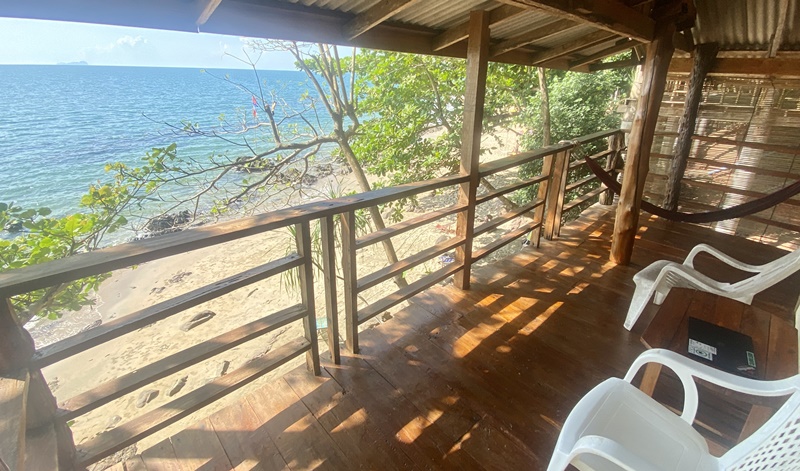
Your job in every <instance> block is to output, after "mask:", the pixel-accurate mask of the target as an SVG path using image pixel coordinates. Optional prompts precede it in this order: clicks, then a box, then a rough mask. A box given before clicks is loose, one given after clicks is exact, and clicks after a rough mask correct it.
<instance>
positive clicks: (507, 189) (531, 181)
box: [475, 175, 549, 204]
mask: <svg viewBox="0 0 800 471" xmlns="http://www.w3.org/2000/svg"><path fill="white" fill-rule="evenodd" d="M548 178H549V176H548V175H537V176H535V177H533V178H527V179H525V180H522V181H521V182H519V183H514V184H512V185H506V186H504V187H501V188H495V189H494V190H492V191H489V192H486V193H485V194H483V195H480V196H478V198H477V199H476V200H475V204H483V203H485V202H487V201H490V200H493V199H495V198H497V197H498V196H502V195H505V194H508V193H511V192H512V191H517V190H520V189H522V188H526V187H528V186H531V185H535V184H537V183H541V182H543V181H545V180H547V179H548Z"/></svg>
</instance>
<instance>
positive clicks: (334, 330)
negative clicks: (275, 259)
mask: <svg viewBox="0 0 800 471" xmlns="http://www.w3.org/2000/svg"><path fill="white" fill-rule="evenodd" d="M319 223H320V232H321V233H322V272H323V273H322V276H323V279H324V280H325V316H326V317H327V318H328V351H330V353H331V360H332V361H333V363H334V364H336V365H338V364H340V363H341V358H340V355H339V313H338V306H337V304H336V245H335V243H334V242H335V240H334V239H335V237H334V232H333V231H334V224H333V216H326V217H324V218H322V219H320V221H319Z"/></svg>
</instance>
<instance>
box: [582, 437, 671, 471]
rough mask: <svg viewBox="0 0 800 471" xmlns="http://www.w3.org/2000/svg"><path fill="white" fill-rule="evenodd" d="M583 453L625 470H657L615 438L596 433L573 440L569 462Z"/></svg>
mask: <svg viewBox="0 0 800 471" xmlns="http://www.w3.org/2000/svg"><path fill="white" fill-rule="evenodd" d="M584 454H591V455H597V456H600V457H602V458H605V459H606V460H608V461H610V462H612V463H614V464H615V465H617V466H619V467H620V468H622V469H624V470H625V471H659V470H658V468H656V467H655V466H653V464H652V463H649V462H647V461H645V460H643V459H642V458H640V457H639V456H637V455H635V454H633V453H631V452H630V451H629V450H628V449H627V448H625V447H623V446H622V445H620V444H619V443H617V442H616V441H615V440H613V439H611V438H607V437H601V436H598V435H585V436H583V437H581V438H580V439H578V441H577V442H575V446H573V447H572V451H571V452H570V454H569V462H572V460H573V459H574V458H575V457H577V456H579V455H584Z"/></svg>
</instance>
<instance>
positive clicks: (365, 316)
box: [358, 262, 462, 325]
mask: <svg viewBox="0 0 800 471" xmlns="http://www.w3.org/2000/svg"><path fill="white" fill-rule="evenodd" d="M461 269H462V267H461V265H459V263H458V262H454V263H450V264H448V265H445V266H444V267H442V268H440V269H438V270H436V271H434V272H433V273H430V274H429V275H426V276H424V277H422V278H420V279H419V280H417V281H415V282H413V283H411V284H409V285H408V286H406V287H403V288H400V289H399V290H397V291H395V292H394V293H392V294H390V295H388V296H386V297H383V298H381V299H379V300H378V301H375V302H374V303H372V304H370V305H369V306H367V307H365V308H363V309H361V310H360V312H359V313H358V324H359V325H361V324H363V323H364V322H366V321H368V320H370V319H372V318H373V317H375V316H377V315H378V314H380V313H382V312H384V311H385V310H387V309H389V308H391V307H393V306H396V305H398V304H400V303H402V302H403V301H405V300H406V299H408V298H410V297H411V296H414V295H415V294H417V293H420V292H422V291H424V290H425V289H426V288H428V287H430V286H433V285H435V284H436V283H438V282H440V281H442V280H444V279H445V278H447V277H448V276H450V275H452V274H453V273H456V272H457V271H459V270H461Z"/></svg>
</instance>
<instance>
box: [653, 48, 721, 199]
mask: <svg viewBox="0 0 800 471" xmlns="http://www.w3.org/2000/svg"><path fill="white" fill-rule="evenodd" d="M717 51H719V46H718V45H717V44H716V43H708V44H700V45H698V46H697V48H695V50H694V65H693V66H692V75H691V77H690V79H689V90H688V91H687V92H686V104H685V105H684V109H683V116H681V121H680V124H678V138H677V139H676V140H675V147H674V148H673V150H672V164H671V165H670V169H669V172H667V188H666V194H665V195H664V204H663V206H664V208H665V209H668V210H670V211H677V210H678V200H679V199H680V196H681V180H683V175H684V173H685V172H686V164H687V162H688V160H689V152H690V151H691V149H692V135H693V134H694V128H695V124H696V122H697V112H698V110H699V108H700V100H701V99H702V98H703V82H705V80H706V75H707V74H708V71H709V70H710V69H711V66H712V65H713V64H714V59H715V58H716V57H717Z"/></svg>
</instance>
